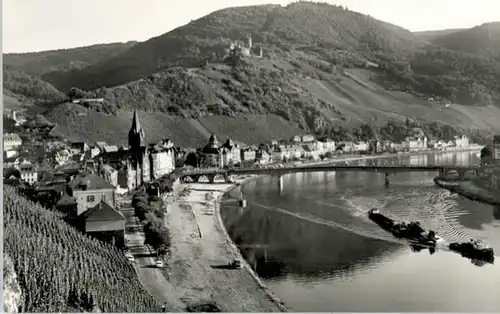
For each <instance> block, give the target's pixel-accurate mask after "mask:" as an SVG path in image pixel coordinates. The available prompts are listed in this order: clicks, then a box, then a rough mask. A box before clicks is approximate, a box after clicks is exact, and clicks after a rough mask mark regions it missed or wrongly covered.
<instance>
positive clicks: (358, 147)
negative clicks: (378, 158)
mask: <svg viewBox="0 0 500 314" xmlns="http://www.w3.org/2000/svg"><path fill="white" fill-rule="evenodd" d="M353 150H354V151H356V152H366V151H368V143H367V142H363V141H361V142H357V143H354V147H353Z"/></svg>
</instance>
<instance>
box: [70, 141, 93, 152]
mask: <svg viewBox="0 0 500 314" xmlns="http://www.w3.org/2000/svg"><path fill="white" fill-rule="evenodd" d="M70 149H71V152H72V153H73V154H78V153H84V152H86V151H88V150H89V149H90V147H89V145H88V144H87V143H85V142H72V143H71V144H70Z"/></svg>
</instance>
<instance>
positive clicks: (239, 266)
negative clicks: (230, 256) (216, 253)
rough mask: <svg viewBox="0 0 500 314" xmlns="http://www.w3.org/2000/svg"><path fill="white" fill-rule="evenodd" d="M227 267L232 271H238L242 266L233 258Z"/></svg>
mask: <svg viewBox="0 0 500 314" xmlns="http://www.w3.org/2000/svg"><path fill="white" fill-rule="evenodd" d="M229 266H231V267H232V268H234V269H240V268H242V267H243V265H242V264H241V260H239V259H237V258H235V259H234V260H233V261H232V262H231V263H230V264H229Z"/></svg>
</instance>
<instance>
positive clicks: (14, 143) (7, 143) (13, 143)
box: [3, 133, 23, 151]
mask: <svg viewBox="0 0 500 314" xmlns="http://www.w3.org/2000/svg"><path fill="white" fill-rule="evenodd" d="M22 144H23V141H22V139H21V137H20V136H19V135H18V134H15V133H5V134H4V135H3V150H4V151H10V150H13V149H14V148H17V147H19V146H21V145H22Z"/></svg>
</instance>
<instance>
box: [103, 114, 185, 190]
mask: <svg viewBox="0 0 500 314" xmlns="http://www.w3.org/2000/svg"><path fill="white" fill-rule="evenodd" d="M175 160H176V150H175V148H174V144H173V143H172V141H170V140H168V139H167V140H161V141H159V142H157V143H153V144H148V143H147V141H146V134H145V133H144V130H143V129H142V128H141V124H140V121H139V115H138V113H137V111H136V110H134V114H133V117H132V126H131V127H130V130H129V132H128V149H121V150H119V151H117V152H111V153H105V154H101V155H100V164H101V167H100V168H101V169H102V165H107V166H111V167H112V168H113V169H114V170H116V171H117V172H118V174H117V176H118V178H117V182H118V185H119V186H121V187H123V188H127V189H129V190H133V189H135V188H136V187H138V186H140V185H142V184H144V183H147V182H150V181H152V180H155V179H158V178H160V177H162V176H164V175H166V174H169V173H171V172H173V171H174V169H175ZM108 168H109V167H108Z"/></svg>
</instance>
